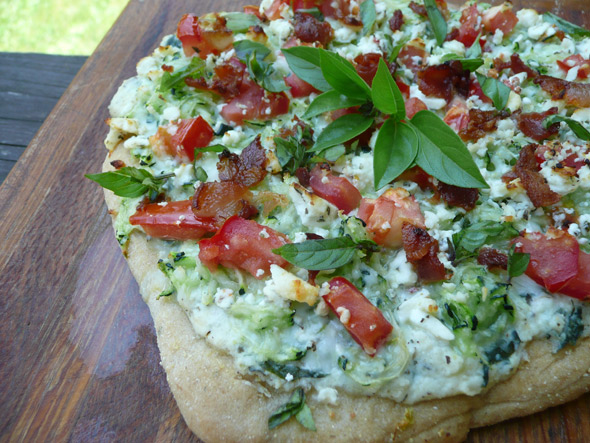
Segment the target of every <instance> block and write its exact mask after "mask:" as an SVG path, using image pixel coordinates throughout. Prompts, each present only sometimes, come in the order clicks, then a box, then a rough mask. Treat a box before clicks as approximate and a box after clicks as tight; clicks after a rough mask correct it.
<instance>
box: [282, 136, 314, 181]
mask: <svg viewBox="0 0 590 443" xmlns="http://www.w3.org/2000/svg"><path fill="white" fill-rule="evenodd" d="M274 141H275V145H276V147H277V149H276V154H277V158H278V159H279V164H280V165H281V167H282V168H283V169H284V170H286V171H288V172H289V173H290V174H295V171H296V170H297V168H300V167H302V166H305V164H306V163H307V161H308V160H309V157H310V154H309V153H307V151H306V149H305V146H303V145H302V144H301V143H300V142H299V141H297V139H295V138H293V137H289V138H288V139H284V138H279V137H275V139H274Z"/></svg>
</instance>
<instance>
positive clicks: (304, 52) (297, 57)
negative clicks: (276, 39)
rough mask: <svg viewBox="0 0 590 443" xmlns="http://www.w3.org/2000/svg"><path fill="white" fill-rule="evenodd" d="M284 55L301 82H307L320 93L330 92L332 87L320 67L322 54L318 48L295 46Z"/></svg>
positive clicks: (286, 50)
mask: <svg viewBox="0 0 590 443" xmlns="http://www.w3.org/2000/svg"><path fill="white" fill-rule="evenodd" d="M282 52H283V55H284V56H285V58H286V59H287V63H288V64H289V67H290V68H291V71H293V72H294V73H295V75H296V76H297V77H299V78H300V79H301V80H304V81H306V82H307V83H309V84H310V85H313V87H314V88H316V89H319V90H320V91H329V90H331V89H333V88H332V86H331V85H330V84H329V83H328V82H327V81H326V79H325V78H324V75H323V74H322V68H321V67H320V52H319V49H317V48H310V47H308V46H294V47H293V48H288V49H283V50H282Z"/></svg>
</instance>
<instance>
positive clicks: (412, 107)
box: [406, 97, 428, 119]
mask: <svg viewBox="0 0 590 443" xmlns="http://www.w3.org/2000/svg"><path fill="white" fill-rule="evenodd" d="M426 109H428V106H426V103H424V102H423V101H422V100H420V99H419V98H417V97H412V98H409V99H408V100H406V116H407V117H408V119H411V118H412V117H413V116H414V114H416V113H417V112H418V111H424V110H426Z"/></svg>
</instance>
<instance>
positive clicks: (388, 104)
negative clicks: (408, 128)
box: [371, 60, 406, 120]
mask: <svg viewBox="0 0 590 443" xmlns="http://www.w3.org/2000/svg"><path fill="white" fill-rule="evenodd" d="M371 97H372V99H373V104H374V105H375V107H376V108H377V109H379V110H380V111H381V112H383V113H384V114H389V115H392V116H394V117H396V118H397V119H398V120H402V119H404V118H406V106H405V104H404V97H403V96H402V93H401V91H400V90H399V87H398V86H397V84H396V83H395V80H394V79H393V77H392V76H391V73H390V72H389V69H388V68H387V65H386V64H385V62H383V61H382V60H380V62H379V65H378V66H377V72H376V74H375V78H374V79H373V88H372V90H371Z"/></svg>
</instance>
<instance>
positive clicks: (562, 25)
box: [543, 12, 590, 37]
mask: <svg viewBox="0 0 590 443" xmlns="http://www.w3.org/2000/svg"><path fill="white" fill-rule="evenodd" d="M543 16H544V17H545V21H548V22H549V23H552V24H554V25H555V26H557V27H558V28H559V29H561V30H562V31H563V32H565V33H567V34H570V35H571V36H573V37H590V31H589V30H587V29H584V28H582V27H581V26H578V25H575V24H573V23H571V22H568V21H567V20H564V19H562V18H561V17H558V16H556V15H555V14H552V13H550V12H546V13H545V14H543Z"/></svg>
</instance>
